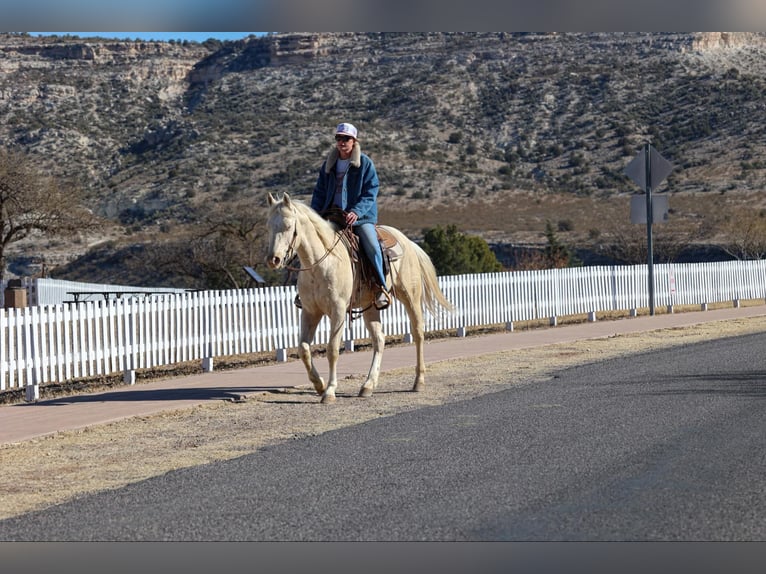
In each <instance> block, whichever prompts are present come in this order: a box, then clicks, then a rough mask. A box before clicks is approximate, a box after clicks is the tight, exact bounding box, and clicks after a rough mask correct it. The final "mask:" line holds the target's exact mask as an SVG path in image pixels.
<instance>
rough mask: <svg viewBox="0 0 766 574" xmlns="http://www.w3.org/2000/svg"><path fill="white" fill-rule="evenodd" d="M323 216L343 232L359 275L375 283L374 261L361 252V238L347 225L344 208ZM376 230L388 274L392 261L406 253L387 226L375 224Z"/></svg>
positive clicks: (327, 212) (345, 243)
mask: <svg viewBox="0 0 766 574" xmlns="http://www.w3.org/2000/svg"><path fill="white" fill-rule="evenodd" d="M322 217H324V218H325V219H327V220H328V221H330V222H331V223H334V224H335V226H336V227H337V228H338V229H339V233H341V234H342V237H343V243H344V245H345V246H346V248H347V249H348V252H349V254H350V255H351V260H352V262H353V264H354V266H355V267H356V269H357V270H358V274H357V275H358V276H359V277H360V279H361V281H362V282H364V283H368V284H370V285H373V284H374V281H373V277H375V271H374V269H373V268H372V262H371V261H370V260H369V259H367V257H366V256H364V255H363V254H361V253H360V249H359V238H358V237H357V236H356V234H355V233H354V232H353V231H352V229H351V227H346V220H345V214H344V212H343V211H342V210H340V209H337V208H331V209H329V210H328V211H325V212H324V213H322ZM375 232H376V233H377V236H378V242H379V243H380V251H381V253H382V254H383V273H384V274H385V275H388V274H389V272H390V270H391V261H396V260H397V259H399V258H400V257H401V256H402V255H403V254H404V248H403V247H402V246H401V245H400V244H399V242H398V241H397V239H396V237H394V235H393V234H392V233H391V232H390V231H389V230H388V229H386V228H385V227H383V226H381V225H375Z"/></svg>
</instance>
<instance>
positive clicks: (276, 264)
mask: <svg viewBox="0 0 766 574" xmlns="http://www.w3.org/2000/svg"><path fill="white" fill-rule="evenodd" d="M283 264H284V260H282V259H280V258H279V257H277V256H276V255H272V256H271V257H267V258H266V265H268V266H269V267H270V268H271V269H279V268H280V267H282V265H283Z"/></svg>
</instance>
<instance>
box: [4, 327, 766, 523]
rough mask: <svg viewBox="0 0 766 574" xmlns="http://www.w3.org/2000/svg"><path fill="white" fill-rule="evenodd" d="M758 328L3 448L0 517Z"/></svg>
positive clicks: (637, 338)
mask: <svg viewBox="0 0 766 574" xmlns="http://www.w3.org/2000/svg"><path fill="white" fill-rule="evenodd" d="M763 330H766V317H753V318H745V319H734V320H727V321H715V322H710V323H704V324H700V325H695V326H692V327H685V328H678V329H662V330H656V331H650V332H645V333H639V334H630V335H617V336H612V337H607V338H603V339H589V340H587V341H581V342H577V343H566V344H558V345H548V346H544V347H539V348H533V349H524V350H516V351H504V352H500V353H492V354H487V355H482V356H481V357H475V358H471V359H465V360H462V359H461V360H451V361H443V362H437V363H431V364H430V365H429V366H428V369H429V370H428V374H427V387H426V390H425V391H423V392H421V393H412V392H410V388H411V385H412V369H411V368H407V369H400V370H391V371H385V372H383V373H382V374H381V378H380V382H379V386H378V388H377V390H376V393H375V395H374V396H373V397H372V398H370V399H360V398H358V397H357V396H356V393H357V391H358V389H359V386H360V385H361V382H362V378H361V377H360V378H358V379H356V378H353V379H346V380H343V381H341V382H340V385H339V392H338V401H337V403H335V404H334V405H330V406H324V405H320V404H318V399H317V395H316V394H315V392H314V390H313V388H312V387H311V386H310V384H309V383H308V381H307V384H306V385H305V386H302V387H298V388H293V389H284V390H278V391H273V392H262V393H258V394H253V395H249V396H248V398H247V399H246V400H243V401H239V402H224V401H221V402H216V403H206V404H204V405H201V406H195V407H191V408H185V409H178V410H173V411H167V412H163V413H161V414H157V415H153V416H141V417H133V418H129V419H125V420H121V421H119V422H115V423H110V424H105V425H98V426H93V427H88V428H86V429H83V430H80V431H71V432H60V433H57V434H55V435H53V436H48V437H44V438H40V439H35V440H30V441H26V442H23V443H17V444H11V445H3V446H0V468H2V474H1V475H0V476H2V481H0V519H4V518H9V517H11V516H15V515H19V514H23V513H26V512H29V511H32V510H36V509H41V508H45V507H48V506H51V505H54V504H58V503H61V502H64V501H67V500H70V499H72V498H75V497H78V496H82V495H85V494H88V493H92V492H96V491H100V490H107V489H115V488H120V487H122V486H124V485H126V484H130V483H132V482H137V481H140V480H144V479H147V478H150V477H152V476H158V475H161V474H164V473H166V472H169V471H172V470H174V469H178V468H184V467H190V466H196V465H201V464H207V463H211V462H215V461H219V460H226V459H231V458H235V457H239V456H243V455H246V454H249V453H252V452H255V451H256V450H258V449H261V448H264V447H267V446H270V445H274V444H277V443H280V442H283V441H288V440H295V439H300V438H303V437H306V436H312V435H317V434H320V433H324V432H327V431H330V430H334V429H338V428H342V427H346V426H351V425H355V424H359V423H363V422H365V421H368V420H372V419H375V418H379V417H384V416H391V415H395V414H397V413H401V412H405V411H410V410H414V409H419V408H423V407H427V406H435V405H441V404H446V403H449V402H453V401H461V400H466V399H470V398H472V397H475V396H477V395H482V394H487V393H492V392H496V391H500V390H504V389H507V388H509V387H513V386H516V385H527V384H535V383H536V382H539V381H542V380H546V379H548V378H549V377H551V376H553V374H554V373H555V372H556V371H559V370H561V369H564V368H568V367H571V366H575V365H580V364H584V363H593V362H598V361H603V360H606V359H610V358H614V357H619V356H624V355H628V354H632V353H637V352H648V351H652V350H655V349H659V348H666V347H671V346H682V345H690V344H694V343H697V342H700V341H704V340H708V339H714V338H723V337H733V336H738V335H745V334H749V333H754V332H760V331H763Z"/></svg>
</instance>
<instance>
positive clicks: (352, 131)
mask: <svg viewBox="0 0 766 574" xmlns="http://www.w3.org/2000/svg"><path fill="white" fill-rule="evenodd" d="M335 135H336V136H351V137H352V138H354V139H356V128H355V127H354V126H353V125H352V124H338V127H337V128H336V129H335Z"/></svg>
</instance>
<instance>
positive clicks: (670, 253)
mask: <svg viewBox="0 0 766 574" xmlns="http://www.w3.org/2000/svg"><path fill="white" fill-rule="evenodd" d="M701 233H702V230H701V229H700V227H699V226H697V227H694V226H688V225H687V226H685V227H681V226H679V225H678V224H673V225H671V224H667V223H666V224H662V225H654V226H652V243H653V249H652V253H653V255H654V261H655V262H658V263H670V262H672V261H675V260H676V259H677V258H678V256H679V255H680V254H681V252H682V251H683V250H684V249H686V248H688V247H689V246H690V245H692V244H693V243H694V242H695V241H696V240H698V239H699V238H700V237H701ZM598 243H599V244H600V245H601V246H602V248H601V252H602V253H604V254H606V255H608V256H610V257H612V258H613V259H615V260H617V261H620V262H622V263H626V264H629V265H635V264H643V263H646V261H647V258H648V242H647V237H646V225H641V224H622V225H621V224H620V223H619V222H614V221H613V222H610V223H609V224H607V231H606V233H604V234H601V235H600V236H599V239H598Z"/></svg>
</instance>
